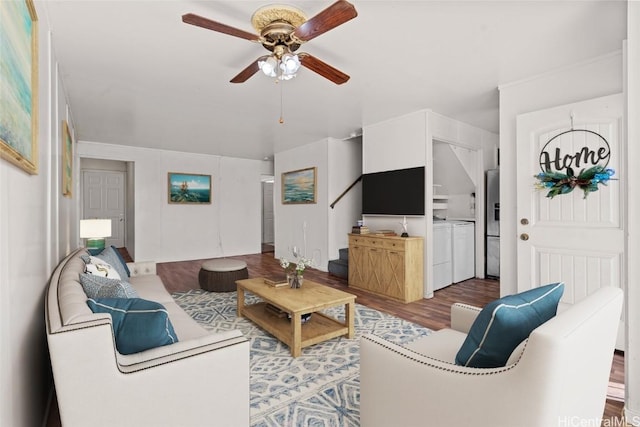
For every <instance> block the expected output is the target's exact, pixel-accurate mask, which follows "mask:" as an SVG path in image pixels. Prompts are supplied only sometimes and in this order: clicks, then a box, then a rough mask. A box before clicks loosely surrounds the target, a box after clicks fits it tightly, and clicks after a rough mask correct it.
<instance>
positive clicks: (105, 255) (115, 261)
mask: <svg viewBox="0 0 640 427" xmlns="http://www.w3.org/2000/svg"><path fill="white" fill-rule="evenodd" d="M96 258H99V259H101V260H103V261H105V262H108V263H109V264H111V265H112V266H113V268H115V269H116V271H117V272H118V274H119V275H120V277H121V278H122V279H126V278H127V277H129V276H131V273H130V272H129V268H128V267H127V263H126V262H124V259H122V255H120V252H119V251H118V250H117V249H116V248H115V246H113V245H112V246H109V247H106V248H104V250H103V251H102V252H100V254H98V255H96Z"/></svg>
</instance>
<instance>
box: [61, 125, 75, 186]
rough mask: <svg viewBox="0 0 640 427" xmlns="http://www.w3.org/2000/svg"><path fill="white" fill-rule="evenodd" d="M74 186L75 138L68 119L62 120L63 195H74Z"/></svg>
mask: <svg viewBox="0 0 640 427" xmlns="http://www.w3.org/2000/svg"><path fill="white" fill-rule="evenodd" d="M72 188H73V139H72V138H71V132H69V125H68V124H67V121H66V120H63V121H62V195H63V196H65V197H69V198H70V197H71V196H72V194H73V193H72Z"/></svg>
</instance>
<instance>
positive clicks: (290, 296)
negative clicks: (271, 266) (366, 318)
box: [236, 278, 356, 357]
mask: <svg viewBox="0 0 640 427" xmlns="http://www.w3.org/2000/svg"><path fill="white" fill-rule="evenodd" d="M236 284H237V285H238V316H244V317H246V318H247V319H250V320H252V321H253V322H254V323H255V324H257V325H258V326H260V327H261V328H262V329H264V330H265V331H267V332H269V333H270V334H271V335H273V336H274V337H276V338H277V339H279V340H280V341H282V342H283V343H285V344H287V345H288V346H289V348H290V349H291V355H292V356H293V357H298V356H300V353H301V352H302V348H304V347H308V346H310V345H314V344H317V343H319V342H322V341H327V340H330V339H331V338H335V337H339V336H342V335H346V336H347V338H353V337H354V336H355V333H354V316H355V300H356V296H355V295H352V294H349V293H347V292H343V291H340V290H338V289H334V288H331V287H329V286H325V285H321V284H320V283H316V282H312V281H311V280H307V279H305V280H304V283H303V285H302V287H301V288H298V289H292V288H289V287H280V288H276V287H273V286H269V285H267V284H265V283H264V279H263V278H253V279H244V280H238V281H236ZM245 292H251V293H252V294H254V295H257V296H258V297H260V298H261V299H262V300H263V301H262V302H259V303H256V304H250V305H245V302H244V294H245ZM267 303H269V304H272V305H274V306H276V307H278V308H279V309H280V310H282V311H284V312H286V313H288V314H290V315H291V319H288V318H287V317H286V316H284V317H278V316H276V315H274V314H272V313H271V312H269V311H267V310H266V309H265V306H266V305H267ZM339 305H344V312H345V322H344V323H342V322H340V321H338V320H337V319H334V318H333V317H331V316H327V315H325V314H324V313H318V311H320V310H323V309H325V308H329V307H335V306H339ZM307 313H314V314H313V315H312V316H311V319H309V321H307V322H306V323H305V324H304V325H303V324H302V321H301V316H302V315H303V314H307Z"/></svg>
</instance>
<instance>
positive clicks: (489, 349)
mask: <svg viewBox="0 0 640 427" xmlns="http://www.w3.org/2000/svg"><path fill="white" fill-rule="evenodd" d="M563 292H564V283H562V282H560V283H552V284H550V285H546V286H541V287H538V288H534V289H530V290H528V291H525V292H522V293H519V294H515V295H508V296H505V297H503V298H500V299H497V300H495V301H492V302H490V303H489V304H487V305H486V306H485V307H484V308H483V309H482V311H481V312H480V314H478V317H477V318H476V320H475V322H473V325H472V326H471V329H470V330H469V334H468V335H467V338H466V339H465V340H464V343H463V344H462V347H461V348H460V350H459V351H458V354H457V355H456V364H457V365H463V366H471V367H474V368H497V367H499V366H505V365H506V363H507V360H509V356H510V355H511V353H512V352H513V350H515V348H516V347H517V346H518V344H520V343H521V342H522V341H524V340H525V339H526V338H528V337H529V334H531V332H532V331H533V330H534V329H535V328H537V327H538V326H540V325H542V324H543V323H544V322H546V321H547V320H549V319H551V318H552V317H554V316H555V315H556V311H557V310H558V303H559V302H560V298H561V297H562V293H563Z"/></svg>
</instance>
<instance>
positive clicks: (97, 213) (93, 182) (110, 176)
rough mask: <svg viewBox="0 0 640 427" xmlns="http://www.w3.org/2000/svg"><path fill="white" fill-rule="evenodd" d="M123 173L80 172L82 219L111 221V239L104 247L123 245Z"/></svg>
mask: <svg viewBox="0 0 640 427" xmlns="http://www.w3.org/2000/svg"><path fill="white" fill-rule="evenodd" d="M124 184H125V173H124V172H119V171H101V170H85V171H83V172H82V206H83V210H82V212H83V218H84V219H91V218H109V219H111V237H108V238H107V239H106V245H107V246H109V245H114V246H115V247H117V248H121V247H124V245H125V206H124V201H125V194H124V192H125V186H124Z"/></svg>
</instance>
